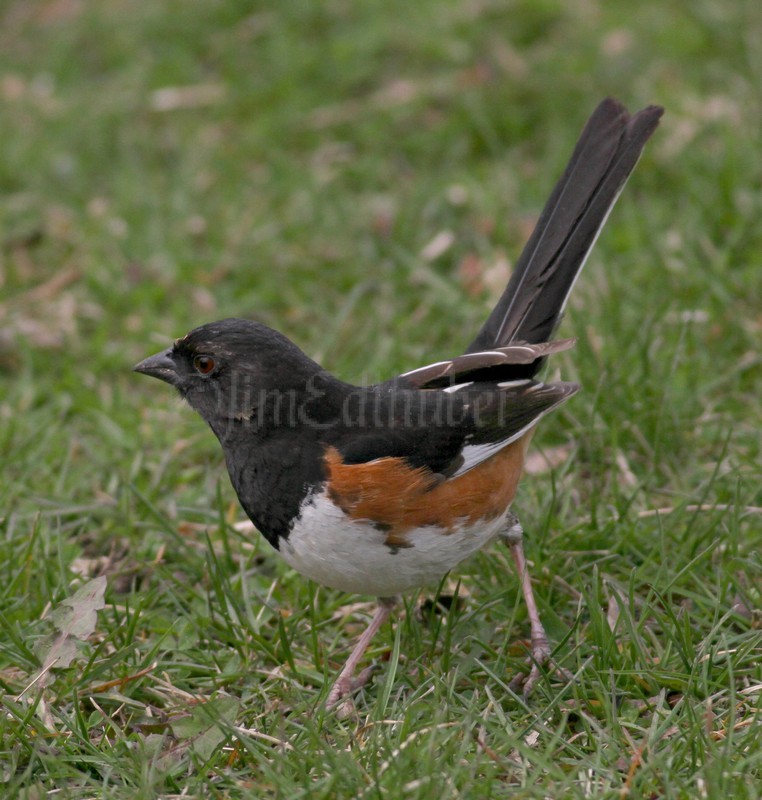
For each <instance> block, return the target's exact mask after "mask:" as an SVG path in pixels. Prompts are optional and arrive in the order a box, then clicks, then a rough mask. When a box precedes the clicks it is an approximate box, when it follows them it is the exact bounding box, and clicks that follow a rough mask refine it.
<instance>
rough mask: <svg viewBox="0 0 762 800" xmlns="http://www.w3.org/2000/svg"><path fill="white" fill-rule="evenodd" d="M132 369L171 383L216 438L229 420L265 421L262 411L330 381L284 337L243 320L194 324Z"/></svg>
mask: <svg viewBox="0 0 762 800" xmlns="http://www.w3.org/2000/svg"><path fill="white" fill-rule="evenodd" d="M134 369H135V371H136V372H141V373H143V374H145V375H151V376H153V377H154V378H159V379H160V380H163V381H166V382H167V383H169V384H171V385H172V386H174V387H175V388H176V389H177V390H178V391H179V392H180V394H181V395H182V396H183V397H184V398H185V399H186V400H187V401H188V403H190V405H191V406H192V407H193V408H194V409H195V410H196V411H198V413H199V414H200V415H201V416H202V417H203V418H204V419H205V420H206V421H207V422H208V423H209V424H210V425H211V426H212V428H213V429H214V430H215V432H216V433H217V434H218V436H221V435H222V431H223V428H228V427H229V426H230V424H231V423H235V422H250V423H252V424H254V425H257V424H260V425H261V424H263V423H265V422H267V419H266V418H265V417H266V416H267V412H268V410H269V412H272V409H273V408H274V407H277V409H279V410H280V411H281V412H282V411H283V410H284V409H285V408H286V407H287V405H288V402H289V401H290V402H291V403H292V404H293V401H294V399H296V401H297V402H298V400H299V398H300V397H301V396H303V395H304V394H305V393H306V392H308V391H309V388H310V386H311V384H313V383H314V382H315V381H325V380H329V379H330V376H328V375H327V373H326V372H325V371H324V370H323V369H322V368H321V367H320V366H319V365H318V364H316V363H315V362H314V361H312V359H310V358H308V357H307V356H306V355H305V354H304V353H303V352H302V351H301V350H300V349H299V348H298V347H297V346H296V345H295V344H293V342H290V341H289V340H288V339H287V338H286V337H285V336H283V335H282V334H280V333H278V332H277V331H274V330H272V329H271V328H268V327H267V326H266V325H262V324H260V323H258V322H252V321H250V320H244V319H224V320H221V321H219V322H212V323H209V324H207V325H202V326H201V327H200V328H195V329H194V330H192V331H191V332H190V333H188V334H187V335H186V336H184V337H183V338H182V339H177V341H175V343H174V345H173V346H172V347H171V348H169V349H167V350H164V351H163V352H161V353H157V354H156V355H154V356H151V357H150V358H147V359H145V361H141V362H140V363H139V364H138V365H137V366H136V367H135V368H134ZM285 421H286V422H287V420H285Z"/></svg>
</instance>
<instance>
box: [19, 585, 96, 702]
mask: <svg viewBox="0 0 762 800" xmlns="http://www.w3.org/2000/svg"><path fill="white" fill-rule="evenodd" d="M105 591H106V576H105V575H101V576H100V577H99V578H95V579H94V580H92V581H89V582H88V583H86V584H85V585H84V586H82V587H80V589H79V590H78V591H77V592H76V593H75V594H74V596H73V597H69V598H67V599H66V600H64V601H63V602H62V603H61V605H60V606H59V607H58V608H57V609H56V610H55V611H53V613H52V614H51V615H50V620H51V622H52V623H53V624H54V625H55V626H56V628H58V630H59V631H60V633H58V634H53V635H52V636H49V637H47V638H46V639H45V640H44V641H43V643H42V645H41V646H40V648H39V652H40V655H41V657H42V668H41V669H40V671H39V672H38V673H37V674H36V675H35V677H34V678H33V679H32V680H31V681H30V683H29V684H28V685H27V686H26V688H25V689H24V690H23V691H22V692H21V694H20V695H19V696H18V699H20V698H21V697H22V696H23V695H24V694H25V693H26V692H27V690H28V689H29V688H30V687H32V686H34V685H35V684H39V685H40V686H46V685H47V684H48V682H49V674H50V670H51V669H55V668H59V667H68V666H69V665H70V664H71V662H72V661H73V660H74V658H75V657H76V655H77V643H78V642H81V641H85V640H86V639H87V638H88V637H89V636H92V634H93V633H94V631H95V626H96V624H97V622H98V611H100V609H102V608H104V607H105V605H106V604H105V602H104V599H103V596H104V594H105Z"/></svg>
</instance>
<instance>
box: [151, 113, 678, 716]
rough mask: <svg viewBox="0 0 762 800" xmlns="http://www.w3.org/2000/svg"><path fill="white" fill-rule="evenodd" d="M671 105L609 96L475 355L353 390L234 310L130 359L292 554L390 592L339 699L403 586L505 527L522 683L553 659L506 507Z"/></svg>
mask: <svg viewBox="0 0 762 800" xmlns="http://www.w3.org/2000/svg"><path fill="white" fill-rule="evenodd" d="M662 111H663V109H661V108H659V107H657V106H649V107H648V108H645V109H643V110H642V111H640V112H638V113H637V114H635V115H634V116H630V115H629V114H628V112H627V110H626V109H625V108H624V107H623V106H622V105H621V104H619V103H618V102H617V101H615V100H613V99H606V100H604V101H603V102H602V103H601V104H600V105H599V106H598V108H597V109H596V110H595V112H594V113H593V115H592V116H591V117H590V119H589V121H588V123H587V125H586V126H585V128H584V130H583V131H582V134H581V136H580V139H579V141H578V143H577V146H576V148H575V150H574V153H573V154H572V157H571V160H570V161H569V164H568V166H567V167H566V170H565V172H564V174H563V175H562V176H561V179H560V180H559V181H558V183H557V185H556V187H555V189H554V190H553V193H552V194H551V196H550V199H549V200H548V202H547V203H546V205H545V208H544V209H543V212H542V214H541V215H540V218H539V220H538V222H537V226H536V227H535V229H534V232H533V233H532V235H531V237H530V239H529V241H528V242H527V244H526V246H525V248H524V250H523V252H522V254H521V256H520V258H519V260H518V262H517V264H516V268H515V270H514V271H513V274H512V276H511V279H510V281H509V283H508V286H507V288H506V289H505V292H504V293H503V295H502V297H501V298H500V300H499V301H498V303H497V305H496V306H495V309H494V310H493V311H492V313H491V314H490V316H489V318H488V319H487V321H486V322H485V323H484V326H483V327H482V329H481V330H480V331H479V333H478V335H477V336H476V338H475V339H474V341H473V342H472V343H471V344H470V345H469V346H468V348H467V349H466V351H465V354H464V355H460V356H456V357H455V358H453V359H451V360H449V361H440V362H437V363H435V364H429V365H427V366H424V367H420V368H419V369H415V370H412V371H411V372H406V373H404V374H403V375H399V376H398V377H396V378H393V379H391V380H389V381H386V382H385V383H380V384H377V385H373V386H363V387H360V386H353V385H351V384H349V383H344V382H343V381H341V380H339V379H338V378H335V377H333V376H332V375H330V374H329V373H328V372H326V371H325V370H324V369H322V367H320V365H319V364H317V363H315V362H314V361H312V360H311V359H310V358H308V357H307V356H306V355H305V354H304V353H303V352H302V351H301V350H300V349H299V348H298V347H297V346H296V345H294V344H293V343H292V342H290V341H289V340H288V339H287V338H286V337H285V336H283V335H282V334H280V333H278V332H277V331H274V330H272V329H270V328H268V327H266V326H264V325H261V324H259V323H257V322H251V321H249V320H243V319H225V320H222V321H220V322H213V323H210V324H208V325H202V326H201V327H200V328H196V329H195V330H192V331H191V332H190V333H189V334H187V335H186V336H184V337H183V338H182V339H178V340H177V341H176V342H175V343H174V345H173V346H172V347H170V348H169V349H168V350H165V351H163V352H161V353H158V354H157V355H155V356H151V357H150V358H147V359H146V360H145V361H142V362H141V363H140V364H138V365H137V366H136V367H135V370H136V371H138V372H142V373H145V374H146V375H152V376H154V377H156V378H159V379H161V380H163V381H166V382H167V383H170V384H171V385H172V386H174V387H175V388H176V389H177V390H178V391H179V392H180V394H181V395H182V396H183V397H184V398H185V399H186V400H187V401H188V402H189V403H190V405H191V406H192V407H193V408H194V409H196V411H198V413H199V414H200V415H201V416H202V417H203V418H204V419H205V420H206V421H207V422H208V423H209V425H210V427H211V428H212V430H213V431H214V433H215V434H216V435H217V438H218V439H219V441H220V444H221V445H222V449H223V451H224V453H225V460H226V462H227V468H228V472H229V474H230V479H231V481H232V483H233V487H234V488H235V490H236V492H237V494H238V499H239V500H240V502H241V505H242V506H243V508H244V510H245V511H246V513H247V514H248V516H249V518H250V519H251V520H252V522H253V523H254V525H255V526H256V527H257V528H258V529H259V531H261V533H262V534H263V535H264V536H265V538H266V539H267V540H268V542H269V543H270V544H271V545H272V546H273V547H274V548H275V549H276V550H278V552H279V553H280V554H281V555H282V556H283V558H284V559H285V560H286V562H287V563H288V564H289V565H290V566H292V567H293V568H294V569H296V570H297V571H298V572H300V573H301V574H302V575H305V576H306V577H308V578H311V579H312V580H315V581H317V582H318V583H321V584H324V585H325V586H330V587H333V588H335V589H341V590H343V591H346V592H357V593H360V594H370V595H375V596H377V597H379V598H380V604H379V607H378V610H377V612H376V614H375V616H374V618H373V620H372V621H371V623H370V625H369V627H368V628H367V630H366V631H365V632H364V633H363V635H362V636H361V637H360V639H359V641H358V642H357V645H356V646H355V648H354V650H353V652H352V654H351V655H350V657H349V659H348V661H347V662H346V665H345V666H344V668H343V669H342V671H341V673H340V674H339V676H338V678H337V680H336V681H335V683H334V685H333V688H332V689H331V691H330V694H329V695H328V701H327V702H328V704H329V705H335V704H336V703H338V702H339V701H340V700H343V699H348V698H349V697H350V696H351V694H352V692H353V691H354V689H355V688H356V687H357V686H358V685H361V681H359V680H358V679H354V677H353V676H354V673H355V670H356V668H357V666H358V663H359V662H360V660H361V658H362V656H363V653H364V651H365V650H366V648H367V647H368V645H369V643H370V641H371V639H372V637H373V636H374V634H375V633H376V631H378V629H379V627H380V626H381V625H382V623H383V622H384V620H386V619H387V617H388V616H389V612H390V609H391V607H392V604H393V599H394V597H395V596H396V595H399V594H400V593H401V592H405V591H407V590H409V589H415V588H418V587H420V586H423V585H425V584H432V583H436V582H437V581H439V580H440V579H441V578H442V576H443V575H445V573H447V572H448V570H451V569H452V568H453V567H456V566H457V565H458V564H459V563H460V562H461V561H463V560H464V559H466V558H468V557H469V556H470V555H472V554H473V553H475V552H476V551H477V550H480V549H481V548H482V547H484V546H485V545H487V544H489V543H490V542H492V541H493V540H495V539H502V540H503V541H505V542H506V543H507V544H508V545H509V547H510V549H511V553H512V556H513V560H514V562H515V564H516V568H517V570H518V573H519V576H520V579H521V585H522V590H523V594H524V598H525V600H526V603H527V607H528V612H529V620H530V625H531V662H532V667H531V671H530V673H529V675H528V677H527V678H526V679H525V680H524V681H523V682H524V691H525V693H528V691H529V690H530V689H531V688H532V686H533V684H534V683H535V682H536V681H537V679H538V677H539V675H540V667H541V665H543V664H544V663H546V662H547V661H548V660H549V657H550V648H549V645H548V639H547V636H546V634H545V630H544V629H543V626H542V623H541V622H540V618H539V615H538V612H537V606H536V604H535V601H534V596H533V592H532V585H531V582H530V578H529V575H528V573H527V565H526V561H525V559H524V552H523V546H522V529H521V526H520V524H519V521H518V519H517V518H516V516H515V515H514V514H513V513H512V512H511V511H510V510H509V509H510V505H511V502H512V500H513V498H514V495H515V493H516V487H517V485H518V481H519V477H520V475H521V470H522V466H523V462H524V458H525V455H526V451H527V447H528V445H529V441H530V439H531V437H532V433H533V432H534V428H535V426H536V424H537V423H538V421H539V420H540V418H541V417H543V416H545V414H547V413H548V412H549V411H552V410H553V409H554V408H556V406H558V405H560V404H561V403H563V402H564V401H565V400H566V399H567V398H569V397H571V395H573V394H574V393H575V392H576V391H577V389H578V388H579V387H578V386H577V385H576V384H574V383H542V382H541V381H539V380H537V379H536V375H537V373H538V371H539V370H540V368H541V366H542V364H543V362H544V360H545V358H546V356H548V355H550V354H552V353H555V352H558V351H559V350H564V349H566V348H568V347H570V346H571V345H572V344H573V341H572V340H562V341H556V342H551V341H550V338H551V336H552V334H553V332H554V330H555V328H556V326H557V325H558V323H559V321H560V319H561V316H562V312H563V309H564V305H565V304H566V300H567V297H568V296H569V292H570V291H571V288H572V286H573V285H574V281H575V280H576V278H577V275H578V274H579V271H580V270H581V269H582V266H583V264H584V263H585V259H586V257H587V255H588V253H589V252H590V249H591V248H592V246H593V244H594V242H595V239H596V237H597V236H598V233H599V231H600V229H601V227H602V226H603V224H604V222H605V221H606V217H607V216H608V213H609V211H610V210H611V208H612V206H613V205H614V203H615V201H616V199H617V197H618V196H619V193H620V191H621V190H622V187H623V186H624V183H625V181H626V180H627V177H628V176H629V174H630V172H631V171H632V169H633V168H634V166H635V164H636V162H637V160H638V158H639V156H640V153H641V151H642V149H643V146H644V145H645V143H646V141H647V140H648V138H649V137H650V136H651V134H652V133H653V131H654V129H655V128H656V126H657V124H658V121H659V118H660V117H661V115H662ZM368 674H369V671H368V670H365V671H364V672H363V673H362V675H361V678H363V677H364V678H366V679H367V675H368ZM522 678H523V676H522ZM362 682H364V681H362Z"/></svg>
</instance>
